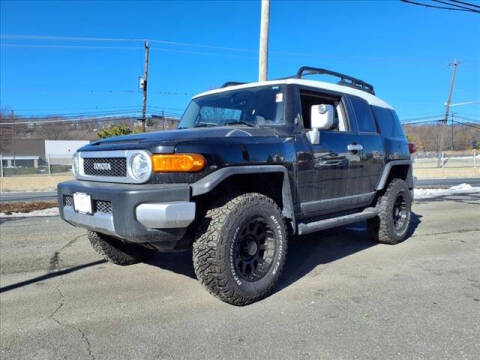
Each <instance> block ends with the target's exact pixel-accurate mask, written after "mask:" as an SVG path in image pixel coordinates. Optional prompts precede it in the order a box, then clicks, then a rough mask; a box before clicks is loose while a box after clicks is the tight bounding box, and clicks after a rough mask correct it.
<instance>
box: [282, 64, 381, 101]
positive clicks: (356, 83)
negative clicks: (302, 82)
mask: <svg viewBox="0 0 480 360" xmlns="http://www.w3.org/2000/svg"><path fill="white" fill-rule="evenodd" d="M316 74H325V75H332V76H335V77H338V78H340V81H339V82H338V83H337V84H339V85H343V86H349V87H352V88H355V89H359V90H363V91H366V92H368V93H370V94H372V95H375V90H374V89H373V86H372V85H370V84H368V83H366V82H365V81H362V80H359V79H356V78H354V77H352V76H349V75H345V74H341V73H338V72H335V71H331V70H327V69H320V68H314V67H310V66H302V67H301V68H300V69H298V71H297V74H296V75H294V76H291V77H293V78H297V79H301V78H302V77H303V76H306V75H316Z"/></svg>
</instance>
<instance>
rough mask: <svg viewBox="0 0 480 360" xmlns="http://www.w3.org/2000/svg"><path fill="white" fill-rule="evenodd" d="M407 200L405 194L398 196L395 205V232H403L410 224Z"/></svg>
mask: <svg viewBox="0 0 480 360" xmlns="http://www.w3.org/2000/svg"><path fill="white" fill-rule="evenodd" d="M408 212H409V210H408V209H407V200H406V199H405V197H404V195H403V194H398V196H397V198H396V199H395V204H394V205H393V227H394V228H395V231H396V232H397V233H398V232H402V231H403V230H405V226H406V225H407V222H408Z"/></svg>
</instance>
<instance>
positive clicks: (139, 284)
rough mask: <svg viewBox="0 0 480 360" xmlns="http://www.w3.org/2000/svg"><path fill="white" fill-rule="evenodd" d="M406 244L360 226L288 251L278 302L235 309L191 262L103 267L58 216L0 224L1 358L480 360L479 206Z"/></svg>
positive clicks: (448, 203) (424, 209)
mask: <svg viewBox="0 0 480 360" xmlns="http://www.w3.org/2000/svg"><path fill="white" fill-rule="evenodd" d="M413 210H414V218H413V225H412V229H411V236H410V237H409V238H408V239H407V240H406V241H404V242H403V243H401V244H399V245H395V246H388V245H378V244H375V243H373V242H371V241H370V240H369V238H368V235H367V233H366V231H365V228H364V227H363V225H362V224H357V225H354V226H350V227H347V228H341V229H335V230H329V231H323V232H320V233H316V234H311V235H309V236H306V237H303V238H300V239H297V240H295V241H292V242H291V243H290V244H289V254H288V258H287V264H286V268H285V270H284V273H283V275H282V277H281V281H280V284H279V286H278V288H277V290H276V291H275V293H274V294H272V295H271V296H269V297H268V298H266V299H264V300H262V301H260V302H258V303H255V304H253V305H250V306H246V307H243V308H240V307H234V306H231V305H227V304H224V303H222V302H220V301H219V300H217V299H216V298H214V297H212V296H211V295H209V294H208V293H207V291H205V290H204V289H203V288H202V286H201V285H200V284H199V283H198V282H197V281H196V280H195V275H194V272H193V267H192V263H191V253H189V252H183V253H174V254H160V253H159V254H158V255H156V256H155V257H154V258H153V260H151V261H150V262H148V263H143V264H137V265H133V266H128V267H120V266H116V265H113V264H110V263H105V262H104V261H103V260H102V259H101V258H100V257H99V256H98V255H97V254H96V253H95V252H94V251H93V250H92V249H91V248H90V246H89V244H88V241H87V239H86V236H85V231H84V230H82V229H77V228H74V227H72V226H69V225H67V224H66V223H63V222H62V221H60V220H59V219H58V218H56V217H47V218H15V219H9V220H6V219H1V220H0V222H3V223H2V224H1V225H0V235H1V236H0V249H1V252H0V274H1V278H0V286H1V289H0V291H1V293H0V316H1V322H0V340H1V341H0V358H1V359H153V358H156V359H435V360H438V359H478V354H480V342H479V334H480V261H479V260H480V221H479V219H480V194H471V195H457V196H450V197H448V198H436V199H431V200H428V201H423V202H416V203H415V205H414V209H413Z"/></svg>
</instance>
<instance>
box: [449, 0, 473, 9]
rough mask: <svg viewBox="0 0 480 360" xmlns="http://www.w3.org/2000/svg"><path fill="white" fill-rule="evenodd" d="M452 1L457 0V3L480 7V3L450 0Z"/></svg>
mask: <svg viewBox="0 0 480 360" xmlns="http://www.w3.org/2000/svg"><path fill="white" fill-rule="evenodd" d="M450 1H451V2H455V3H459V4H464V5H468V6H473V7H476V8H479V9H480V6H479V5H475V4H472V3H467V2H465V1H460V0H450Z"/></svg>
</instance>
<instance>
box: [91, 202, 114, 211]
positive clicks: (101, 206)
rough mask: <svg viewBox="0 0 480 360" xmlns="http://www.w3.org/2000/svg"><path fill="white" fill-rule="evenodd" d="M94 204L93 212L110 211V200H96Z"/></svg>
mask: <svg viewBox="0 0 480 360" xmlns="http://www.w3.org/2000/svg"><path fill="white" fill-rule="evenodd" d="M94 204H95V210H94V211H95V212H101V213H105V214H111V213H112V203H111V202H110V201H104V200H96V201H95V202H94Z"/></svg>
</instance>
